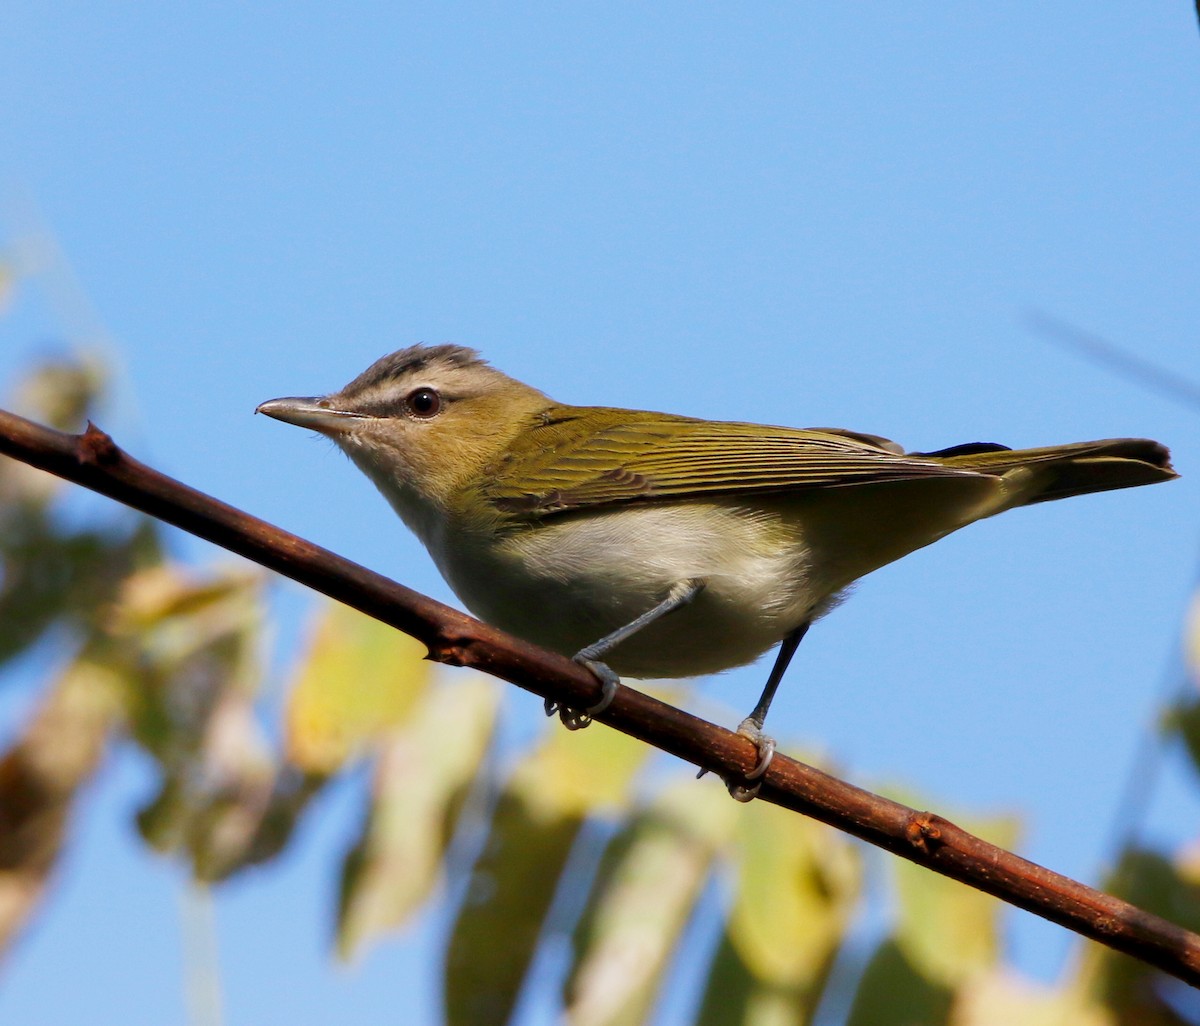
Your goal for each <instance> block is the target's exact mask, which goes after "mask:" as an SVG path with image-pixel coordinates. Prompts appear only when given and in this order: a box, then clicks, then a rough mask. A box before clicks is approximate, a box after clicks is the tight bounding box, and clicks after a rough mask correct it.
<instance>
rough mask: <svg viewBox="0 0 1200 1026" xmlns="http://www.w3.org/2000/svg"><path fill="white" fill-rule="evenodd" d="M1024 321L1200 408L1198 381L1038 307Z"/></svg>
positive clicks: (1052, 338)
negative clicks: (1041, 310)
mask: <svg viewBox="0 0 1200 1026" xmlns="http://www.w3.org/2000/svg"><path fill="white" fill-rule="evenodd" d="M1025 321H1026V324H1027V325H1028V326H1029V328H1030V330H1031V331H1033V332H1034V333H1035V334H1038V335H1041V336H1042V337H1043V338H1045V339H1046V340H1047V341H1049V342H1053V343H1055V344H1056V345H1060V346H1063V347H1066V348H1069V349H1074V350H1075V351H1076V352H1079V353H1082V354H1083V355H1084V356H1086V357H1088V358H1089V359H1091V360H1094V361H1095V362H1096V363H1102V364H1105V365H1107V366H1108V367H1109V368H1111V369H1112V370H1114V371H1116V372H1117V373H1118V374H1120V375H1121V376H1122V377H1125V378H1129V379H1131V380H1134V381H1137V382H1139V383H1140V384H1141V385H1143V386H1145V387H1146V388H1148V389H1150V390H1151V391H1154V392H1158V393H1159V394H1160V395H1163V396H1166V397H1167V398H1168V399H1173V400H1175V402H1178V403H1183V404H1184V405H1185V406H1189V407H1191V408H1192V409H1200V384H1197V383H1196V382H1195V381H1190V380H1188V379H1187V378H1185V377H1182V376H1181V375H1179V374H1176V373H1175V372H1174V371H1170V370H1167V369H1166V368H1165V367H1160V366H1159V365H1158V364H1156V363H1154V362H1152V361H1150V360H1147V359H1145V358H1144V357H1141V356H1136V355H1135V354H1133V353H1131V352H1129V351H1128V350H1126V349H1123V348H1121V347H1120V346H1118V345H1116V344H1115V343H1113V342H1109V341H1108V340H1107V339H1104V338H1101V337H1100V336H1099V335H1093V334H1091V333H1090V332H1086V331H1083V330H1082V329H1080V328H1077V327H1075V326H1074V325H1071V324H1067V323H1066V322H1065V321H1060V320H1057V319H1056V318H1054V317H1051V316H1049V315H1048V314H1044V313H1041V312H1039V311H1037V310H1034V311H1031V312H1030V313H1029V314H1027V315H1026V317H1025Z"/></svg>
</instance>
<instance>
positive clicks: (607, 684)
mask: <svg viewBox="0 0 1200 1026" xmlns="http://www.w3.org/2000/svg"><path fill="white" fill-rule="evenodd" d="M703 590H704V581H702V580H698V579H696V578H690V579H688V580H686V581H680V582H679V583H678V584H676V585H674V586H673V587H672V588H671V590H670V591H669V592H667V597H666V598H664V599H663V600H662V601H661V602H660V603H659V604H658V605H656V606H654V607H653V608H652V609H647V610H646V612H644V613H642V615H641V616H639V617H637V619H635V620H631V621H630V622H629V623H627V624H625V626H624V627H618V628H617V629H616V630H615V631H613V632H612V633H611V634H606V635H605V636H604V637H603V638H601V639H600V640H599V641H596V642H593V643H592V644H591V645H588V646H587V647H586V648H581V649H580V650H579V651H578V652H576V653H575V654H574V655H573V656H572V657H571V658H572V659H573V660H574V661H575V662H577V663H579V664H580V665H581V666H586V667H587V668H588V669H589V670H591V671H592V673H594V674H595V675H596V678H597V679H598V680H599V681H600V684H601V689H602V690H601V694H600V701H598V702H597V703H596V704H595V705H593V706H591V708H588V709H584V710H583V711H582V712H580V711H579V710H577V709H569V708H567V707H566V706H565V705H559V704H558V703H557V702H555V701H553V700H552V699H549V698H547V699H546V715H547V716H553V715H554V714H555V713H558V717H559V719H560V720H562V722H563V725H564V726H565V727H566V728H567V729H568V730H579V729H581V728H583V727H586V726H587V725H588V724H589V723H591V722H592V717H593V716H598V715H600V713H602V712H604V710H605V709H607V708H608V707H609V704H610V703H611V702H612V700H613V697H614V696H615V695H616V693H617V687H618V686H619V685H620V683H621V678H620V677H618V676H617V675H616V674H615V673H614V672H613V671H612V670H611V669H610V668H609V667H608V666H606V665H605V664H604V663H602V662H601V661H600V657H601V656H602V655H604V654H605V653H606V652H609V651H611V650H612V649H614V648H615V647H616V646H617V645H619V644H620V643H621V642H622V641H624V640H625V639H626V638H630V637H632V636H633V635H634V634H636V633H637V632H638V631H640V630H642V629H643V628H644V627H649V626H650V624H652V623H654V622H655V621H656V620H661V619H662V618H663V617H664V616H666V615H667V614H668V613H673V612H675V610H677V609H681V608H682V607H683V606H686V605H687V604H688V603H689V602H691V601H692V599H694V598H695V597H696V596H697V595H699V594H700V592H702V591H703Z"/></svg>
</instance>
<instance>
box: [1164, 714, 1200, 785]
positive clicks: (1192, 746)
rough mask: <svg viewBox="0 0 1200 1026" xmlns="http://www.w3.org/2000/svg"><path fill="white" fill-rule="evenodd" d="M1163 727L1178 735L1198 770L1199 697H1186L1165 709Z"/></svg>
mask: <svg viewBox="0 0 1200 1026" xmlns="http://www.w3.org/2000/svg"><path fill="white" fill-rule="evenodd" d="M1163 729H1164V730H1165V731H1167V732H1169V733H1175V734H1178V735H1179V738H1180V740H1181V741H1182V742H1183V744H1184V748H1186V749H1187V753H1188V756H1189V758H1190V759H1191V762H1192V769H1194V770H1196V771H1198V772H1200V698H1192V697H1190V696H1189V697H1187V698H1185V699H1183V700H1181V701H1180V702H1179V703H1178V704H1177V705H1175V706H1174V707H1173V708H1171V709H1169V710H1168V711H1167V714H1166V716H1165V717H1164V720H1163Z"/></svg>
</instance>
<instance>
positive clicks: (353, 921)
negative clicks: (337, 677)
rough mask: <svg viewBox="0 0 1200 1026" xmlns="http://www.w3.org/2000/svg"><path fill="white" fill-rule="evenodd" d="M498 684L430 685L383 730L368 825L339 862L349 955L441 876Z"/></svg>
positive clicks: (343, 937)
mask: <svg viewBox="0 0 1200 1026" xmlns="http://www.w3.org/2000/svg"><path fill="white" fill-rule="evenodd" d="M497 688H498V685H497V684H496V682H495V681H492V680H488V679H484V678H482V677H480V678H475V679H468V680H464V681H455V682H454V683H452V684H449V683H443V684H440V685H438V686H436V687H433V688H429V689H427V690H426V691H425V693H424V694H423V695H422V698H421V701H420V704H419V705H418V707H417V708H416V709H415V710H414V711H413V713H412V715H411V716H410V717H409V719H408V721H407V723H406V724H405V727H404V728H403V729H401V730H397V731H395V732H394V733H393V734H392V735H390V736H389V737H387V738H385V740H384V742H383V744H382V746H381V748H380V750H379V753H378V755H377V756H376V760H375V774H374V780H373V783H372V788H371V796H370V804H369V807H368V809H367V813H366V816H365V817H364V822H363V829H362V833H361V834H360V836H359V838H358V840H357V841H356V842H355V844H354V846H353V847H352V848H351V849H350V851H349V852H347V854H346V858H345V861H344V863H343V866H342V880H341V891H340V898H339V908H338V923H337V948H338V953H339V955H340V956H341V957H342V958H350V957H352V956H354V955H357V954H359V953H360V952H361V949H362V948H363V946H364V945H366V944H367V943H368V942H370V941H372V940H375V939H376V938H377V937H378V936H379V935H380V934H382V933H383V932H385V931H387V930H392V929H395V928H397V927H398V926H400V925H401V924H402V923H403V922H404V921H405V920H406V919H407V918H408V917H409V916H410V915H411V914H412V913H413V912H414V911H415V910H416V909H417V908H418V907H419V905H420V904H421V903H422V902H423V901H424V900H425V899H426V897H427V896H428V895H429V893H430V891H431V890H432V889H433V887H434V886H435V884H436V883H437V880H438V878H439V874H440V872H441V863H442V857H443V855H444V854H445V850H446V844H447V842H448V839H449V838H450V836H452V834H453V832H454V820H455V818H456V816H457V813H458V810H459V808H460V806H461V801H462V798H463V796H464V794H465V793H466V792H467V790H468V789H469V788H470V786H471V782H472V780H473V779H474V778H475V777H476V776H477V774H478V773H479V771H480V764H481V762H482V760H483V759H484V756H485V754H486V752H487V749H488V746H489V743H490V740H491V737H492V732H493V729H494V725H495V719H496V709H497V704H498V698H499V694H498V690H497Z"/></svg>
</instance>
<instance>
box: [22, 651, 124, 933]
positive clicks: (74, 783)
mask: <svg viewBox="0 0 1200 1026" xmlns="http://www.w3.org/2000/svg"><path fill="white" fill-rule="evenodd" d="M120 691H121V686H120V684H119V682H118V680H117V677H116V674H115V673H114V672H113V671H112V670H110V669H109V668H107V667H105V666H104V665H102V664H101V663H98V662H96V661H94V660H93V659H92V658H91V657H90V655H83V656H81V657H80V658H78V659H77V660H76V661H75V662H74V663H72V664H71V666H69V667H68V668H67V670H66V671H65V672H64V673H63V675H62V677H60V678H59V680H58V682H57V683H56V684H55V685H54V686H53V687H52V688H51V689H50V691H49V692H48V694H47V695H46V696H45V697H44V698H43V699H42V702H41V704H40V705H39V706H38V708H37V710H36V712H35V713H34V716H33V720H32V722H31V723H30V725H29V726H28V727H27V728H26V730H25V732H24V733H23V734H22V736H21V737H20V738H19V739H18V740H17V742H16V743H15V744H14V745H13V746H12V747H11V748H10V749H9V750H8V751H7V752H5V753H4V754H3V755H2V756H0V948H3V947H6V946H7V945H8V944H9V943H10V942H11V940H12V939H13V937H14V935H15V934H16V932H17V931H18V929H19V928H20V927H21V925H22V924H23V923H24V921H25V919H26V918H27V917H28V915H29V913H30V912H31V911H32V909H33V907H34V905H35V904H36V903H37V900H38V899H39V898H40V896H41V894H42V891H43V889H44V888H45V885H46V882H47V879H48V877H49V874H50V872H51V870H52V868H53V866H54V863H55V862H56V861H57V859H58V853H59V849H60V847H61V846H62V843H63V837H64V834H65V831H66V825H67V818H68V816H69V814H70V811H71V805H72V803H73V800H74V797H75V793H76V791H77V790H78V789H79V788H80V786H82V785H83V784H84V783H86V781H87V780H88V779H89V778H90V777H91V775H92V773H93V772H94V771H95V769H96V766H97V765H98V763H99V761H100V758H101V755H102V754H103V751H104V743H105V739H106V738H107V736H108V733H109V731H110V729H111V728H112V726H113V724H114V723H115V722H116V720H117V719H118V717H119V712H120V703H119V697H118V696H119V694H120Z"/></svg>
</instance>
